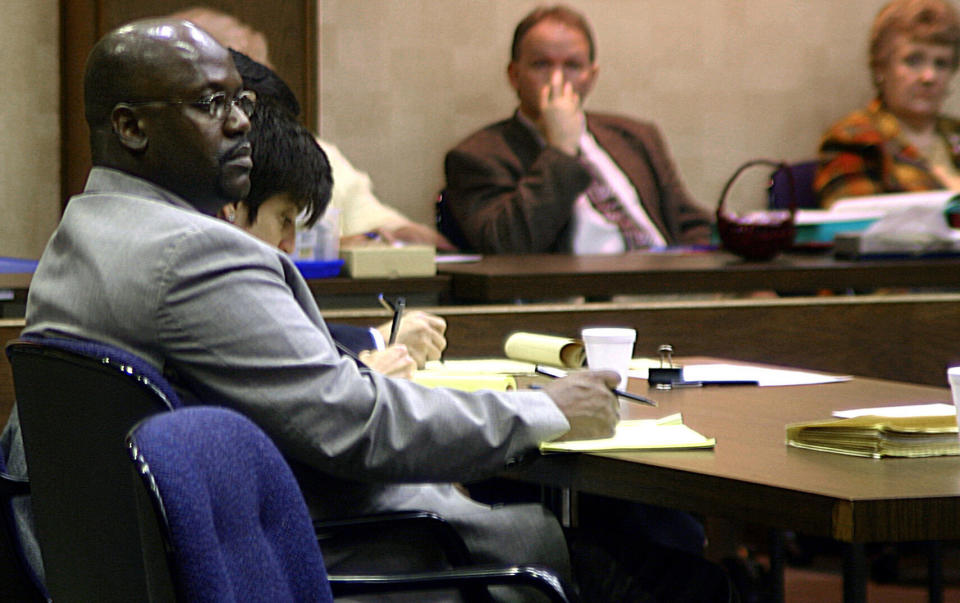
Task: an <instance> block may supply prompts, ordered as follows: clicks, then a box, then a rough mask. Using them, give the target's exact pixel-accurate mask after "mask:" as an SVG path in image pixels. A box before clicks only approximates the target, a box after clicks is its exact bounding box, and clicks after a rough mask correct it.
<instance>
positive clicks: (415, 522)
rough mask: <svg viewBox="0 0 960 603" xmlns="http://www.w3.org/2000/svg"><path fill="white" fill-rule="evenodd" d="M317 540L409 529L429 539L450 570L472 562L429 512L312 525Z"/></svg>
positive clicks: (450, 529)
mask: <svg viewBox="0 0 960 603" xmlns="http://www.w3.org/2000/svg"><path fill="white" fill-rule="evenodd" d="M313 528H314V531H315V532H316V533H317V540H319V541H320V542H321V544H322V543H323V540H324V539H327V538H332V537H333V536H339V535H343V534H351V535H360V534H365V535H377V534H380V533H382V532H383V530H385V529H410V530H415V531H416V532H417V533H418V534H426V535H429V536H431V537H432V538H433V540H434V542H435V543H436V544H437V546H438V547H439V548H440V550H441V551H442V552H443V553H444V555H445V556H446V558H447V561H448V562H449V563H450V565H451V566H453V567H460V566H464V565H470V564H471V563H473V560H472V558H471V556H470V551H469V550H468V549H467V545H466V543H465V542H464V541H463V538H461V536H460V534H459V533H457V531H456V530H455V529H454V528H453V526H452V525H450V523H449V522H447V520H445V519H444V518H443V517H441V516H440V515H437V514H436V513H433V512H430V511H395V512H389V513H377V514H374V515H360V516H356V517H345V518H341V519H325V520H316V521H314V522H313Z"/></svg>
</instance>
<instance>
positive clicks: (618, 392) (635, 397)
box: [533, 364, 657, 406]
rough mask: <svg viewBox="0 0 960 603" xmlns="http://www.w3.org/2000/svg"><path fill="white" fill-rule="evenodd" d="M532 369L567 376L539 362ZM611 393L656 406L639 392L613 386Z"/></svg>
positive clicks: (550, 374)
mask: <svg viewBox="0 0 960 603" xmlns="http://www.w3.org/2000/svg"><path fill="white" fill-rule="evenodd" d="M533 370H534V372H536V373H538V374H540V375H545V376H547V377H553V378H554V379H558V378H561V377H566V376H567V371H565V370H563V369H557V368H553V367H550V366H543V365H540V364H538V365H537V366H536V368H534V369H533ZM613 393H614V394H616V395H617V396H620V397H621V398H626V399H627V400H631V401H633V402H639V403H641V404H647V405H649V406H656V405H657V402H656V400H651V399H650V398H646V397H644V396H641V395H639V394H631V393H630V392H627V391H624V390H622V389H619V388H614V389H613Z"/></svg>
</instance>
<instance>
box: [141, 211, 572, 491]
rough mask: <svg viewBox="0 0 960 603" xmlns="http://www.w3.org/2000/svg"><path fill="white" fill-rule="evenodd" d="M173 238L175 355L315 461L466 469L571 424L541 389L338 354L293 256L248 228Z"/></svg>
mask: <svg viewBox="0 0 960 603" xmlns="http://www.w3.org/2000/svg"><path fill="white" fill-rule="evenodd" d="M241 235H242V236H241ZM164 249H165V253H164V257H163V261H162V266H163V268H162V270H161V272H160V273H159V275H158V278H159V299H158V300H157V301H158V306H157V308H158V309H157V320H156V324H157V326H156V328H157V329H158V333H157V337H158V339H159V340H160V342H161V346H162V348H163V349H164V353H165V355H166V357H167V359H168V360H167V361H168V362H169V363H170V364H171V365H172V367H173V369H174V370H175V371H176V373H177V374H178V375H179V376H180V377H181V378H182V379H183V380H184V381H185V382H186V383H185V385H187V386H188V387H189V389H191V390H192V391H194V392H196V393H197V395H198V398H199V399H201V400H204V401H205V402H207V403H212V404H223V405H226V406H232V407H235V408H237V409H238V410H239V411H240V412H242V413H244V414H246V415H247V416H249V417H251V418H252V419H253V420H254V421H255V422H257V423H258V424H259V425H260V426H261V427H263V428H264V429H265V431H266V432H267V433H268V434H269V435H270V436H271V438H272V439H274V441H275V442H277V444H278V446H279V447H280V448H281V449H282V450H283V452H284V453H285V454H286V455H288V456H289V457H291V458H293V459H295V460H297V461H299V462H301V463H304V464H306V465H308V466H310V467H313V468H315V469H319V470H321V471H324V472H326V473H328V474H331V475H334V476H338V477H343V478H350V479H355V480H361V481H377V482H384V481H386V482H390V481H403V482H428V481H457V480H467V479H471V478H474V477H478V476H481V475H490V474H491V473H492V472H495V471H498V470H500V469H502V468H503V467H504V466H505V465H508V464H510V463H511V462H513V461H514V460H515V459H517V458H519V457H521V456H523V455H524V454H526V453H529V452H530V451H532V450H534V449H535V447H536V445H537V444H538V443H539V442H540V441H542V440H544V439H552V438H555V437H557V436H559V435H560V434H562V433H564V432H565V431H566V430H567V429H568V428H569V426H568V424H567V422H566V420H565V419H564V417H563V415H562V413H560V412H559V410H558V409H557V408H556V405H554V404H553V402H552V401H551V400H550V399H549V397H548V396H545V395H544V394H543V393H542V392H511V393H509V395H508V394H503V393H494V392H482V393H475V394H467V393H464V392H457V391H454V390H448V389H430V388H425V387H421V386H418V385H417V384H414V383H412V382H410V381H406V380H398V379H390V378H387V377H384V376H382V375H380V374H378V373H375V372H373V371H368V370H363V369H359V368H358V367H357V365H356V364H355V363H354V362H353V361H352V360H350V359H347V358H342V357H341V356H340V354H339V353H337V350H336V348H335V347H334V345H333V341H332V339H331V338H330V335H329V333H328V331H327V328H326V325H325V323H324V322H323V319H322V318H321V316H320V312H319V310H318V309H317V306H316V304H315V303H314V301H313V297H312V294H311V293H310V291H309V288H308V287H307V284H306V283H305V282H304V281H303V279H302V278H301V277H300V275H299V273H298V272H297V269H296V267H295V266H294V264H293V262H292V261H290V260H289V258H287V257H285V256H284V255H283V254H280V253H277V252H276V251H275V250H272V249H269V248H268V247H266V246H264V245H261V244H260V243H259V242H258V241H255V240H253V239H252V238H250V237H247V236H246V235H243V233H238V232H232V231H231V230H224V229H223V228H219V227H215V228H204V229H199V230H194V229H191V230H189V231H187V232H185V233H184V234H183V235H182V236H179V237H177V238H176V240H174V241H169V242H168V243H167V244H165V246H164Z"/></svg>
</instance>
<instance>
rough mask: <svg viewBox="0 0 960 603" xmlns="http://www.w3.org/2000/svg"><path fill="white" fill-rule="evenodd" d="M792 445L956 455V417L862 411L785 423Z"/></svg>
mask: <svg viewBox="0 0 960 603" xmlns="http://www.w3.org/2000/svg"><path fill="white" fill-rule="evenodd" d="M787 444H788V445H790V446H794V447H796V448H806V449H808V450H820V451H823V452H835V453H838V454H849V455H854V456H866V457H872V458H882V457H888V456H891V457H925V456H951V455H960V440H958V438H957V418H956V416H954V415H949V416H928V417H882V416H877V415H863V416H860V417H854V418H851V419H832V420H828V421H811V422H805V423H794V424H791V425H787Z"/></svg>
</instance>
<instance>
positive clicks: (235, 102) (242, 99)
mask: <svg viewBox="0 0 960 603" xmlns="http://www.w3.org/2000/svg"><path fill="white" fill-rule="evenodd" d="M124 104H127V105H152V104H164V105H190V106H192V107H196V108H198V109H202V110H204V111H206V112H207V115H209V116H210V119H215V120H219V121H226V119H227V116H228V115H230V110H231V109H232V108H233V107H238V108H239V109H240V110H241V111H243V113H244V115H246V116H247V117H253V114H254V113H255V112H256V110H257V95H256V93H254V92H252V91H250V90H243V91H241V92H239V93H238V94H237V95H236V96H235V97H233V98H227V94H226V92H215V93H214V94H211V95H210V96H207V97H204V98H201V99H200V100H195V101H186V100H179V99H177V100H149V101H131V102H127V103H124Z"/></svg>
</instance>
